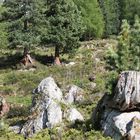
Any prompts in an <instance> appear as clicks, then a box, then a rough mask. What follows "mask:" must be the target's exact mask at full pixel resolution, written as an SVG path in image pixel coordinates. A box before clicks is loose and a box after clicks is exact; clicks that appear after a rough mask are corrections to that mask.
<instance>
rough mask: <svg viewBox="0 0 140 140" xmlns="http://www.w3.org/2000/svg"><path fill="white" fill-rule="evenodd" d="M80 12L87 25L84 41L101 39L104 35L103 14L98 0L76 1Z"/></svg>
mask: <svg viewBox="0 0 140 140" xmlns="http://www.w3.org/2000/svg"><path fill="white" fill-rule="evenodd" d="M74 2H75V4H76V5H77V6H78V8H79V10H80V11H81V12H82V17H83V18H82V19H83V22H84V24H85V25H86V30H85V32H84V35H83V39H84V40H90V39H93V38H100V37H102V35H103V33H104V20H103V14H102V11H101V9H100V7H99V3H98V1H97V0H86V2H85V1H84V0H74Z"/></svg>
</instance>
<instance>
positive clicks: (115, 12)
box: [99, 0, 120, 36]
mask: <svg viewBox="0 0 140 140" xmlns="http://www.w3.org/2000/svg"><path fill="white" fill-rule="evenodd" d="M99 4H100V7H101V9H102V13H103V15H104V21H105V36H109V35H113V34H117V33H118V31H119V27H120V6H119V1H118V0H99Z"/></svg>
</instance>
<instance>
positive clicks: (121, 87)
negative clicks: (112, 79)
mask: <svg viewBox="0 0 140 140" xmlns="http://www.w3.org/2000/svg"><path fill="white" fill-rule="evenodd" d="M113 103H114V107H115V108H118V109H119V110H122V111H125V110H132V109H135V108H137V109H138V108H139V109H140V72H136V71H124V72H122V73H121V74H120V76H119V80H118V84H117V86H116V88H115V96H114V98H113Z"/></svg>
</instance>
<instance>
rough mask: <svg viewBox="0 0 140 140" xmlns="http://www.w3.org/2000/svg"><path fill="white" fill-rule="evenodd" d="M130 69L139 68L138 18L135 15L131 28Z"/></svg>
mask: <svg viewBox="0 0 140 140" xmlns="http://www.w3.org/2000/svg"><path fill="white" fill-rule="evenodd" d="M131 55H132V64H131V69H133V70H140V19H139V17H138V16H135V22H134V25H133V27H132V29H131Z"/></svg>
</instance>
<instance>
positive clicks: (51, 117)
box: [20, 77, 62, 137]
mask: <svg viewBox="0 0 140 140" xmlns="http://www.w3.org/2000/svg"><path fill="white" fill-rule="evenodd" d="M61 99H62V92H61V90H60V89H59V88H58V86H57V85H56V83H55V82H54V80H53V78H51V77H48V78H46V79H44V80H42V81H41V83H40V84H39V86H38V87H37V89H35V90H34V95H33V100H32V107H31V116H30V117H29V119H28V121H27V122H26V123H25V124H24V125H23V127H22V128H21V131H20V133H21V134H23V135H24V136H25V137H30V136H32V135H33V134H34V133H36V132H39V131H41V130H42V129H44V128H52V127H54V126H55V125H57V124H59V123H61V122H62V111H61V107H60V104H59V102H60V101H61Z"/></svg>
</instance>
